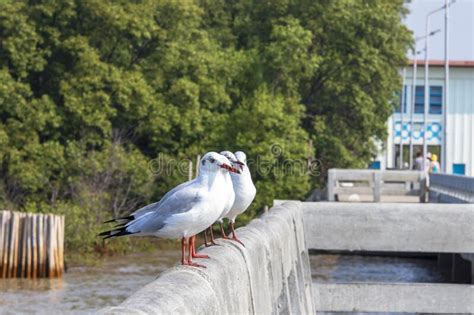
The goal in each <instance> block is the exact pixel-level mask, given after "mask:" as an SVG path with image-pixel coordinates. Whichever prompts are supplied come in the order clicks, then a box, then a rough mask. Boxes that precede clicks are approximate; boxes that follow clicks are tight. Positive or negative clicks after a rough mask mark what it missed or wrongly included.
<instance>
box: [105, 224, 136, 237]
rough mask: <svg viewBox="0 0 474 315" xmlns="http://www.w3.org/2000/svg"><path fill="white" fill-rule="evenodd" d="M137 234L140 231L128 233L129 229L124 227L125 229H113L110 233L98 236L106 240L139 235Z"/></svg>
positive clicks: (106, 232)
mask: <svg viewBox="0 0 474 315" xmlns="http://www.w3.org/2000/svg"><path fill="white" fill-rule="evenodd" d="M137 233H140V232H139V231H137V232H129V231H127V227H125V226H124V227H120V228H117V229H113V230H110V231H105V232H102V233H100V234H99V235H98V236H103V237H104V238H103V239H104V240H105V239H108V238H112V237H119V236H125V235H131V234H137Z"/></svg>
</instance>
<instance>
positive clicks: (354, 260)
mask: <svg viewBox="0 0 474 315" xmlns="http://www.w3.org/2000/svg"><path fill="white" fill-rule="evenodd" d="M310 261H311V274H312V277H313V281H315V282H320V283H328V282H332V283H347V282H444V279H443V277H442V275H441V273H440V272H439V271H438V270H437V263H436V259H429V258H412V257H411V258H408V257H407V258H405V257H380V256H359V255H311V256H310Z"/></svg>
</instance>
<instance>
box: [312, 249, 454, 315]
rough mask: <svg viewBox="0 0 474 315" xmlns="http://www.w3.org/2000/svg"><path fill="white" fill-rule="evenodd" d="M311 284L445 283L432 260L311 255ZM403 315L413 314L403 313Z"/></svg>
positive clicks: (385, 314)
mask: <svg viewBox="0 0 474 315" xmlns="http://www.w3.org/2000/svg"><path fill="white" fill-rule="evenodd" d="M310 263H311V276H312V278H313V284H317V283H350V282H407V283H410V282H421V283H429V282H431V283H433V282H446V281H445V279H444V278H443V276H442V274H441V273H440V271H439V270H438V269H437V262H436V260H435V259H427V258H413V257H410V258H407V257H403V258H402V257H378V256H359V255H311V256H310ZM318 314H324V315H332V314H335V315H336V314H339V315H340V314H346V315H348V314H352V315H355V314H357V315H362V314H367V315H378V314H380V315H382V314H384V315H388V314H394V315H395V314H400V313H362V312H347V313H335V312H318ZM403 314H405V315H408V314H414V313H403Z"/></svg>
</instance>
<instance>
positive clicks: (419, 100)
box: [415, 85, 425, 114]
mask: <svg viewBox="0 0 474 315" xmlns="http://www.w3.org/2000/svg"><path fill="white" fill-rule="evenodd" d="M424 107H425V87H424V86H423V85H417V86H416V89H415V114H423V113H424Z"/></svg>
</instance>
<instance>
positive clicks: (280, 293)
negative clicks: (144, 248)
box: [101, 202, 315, 314]
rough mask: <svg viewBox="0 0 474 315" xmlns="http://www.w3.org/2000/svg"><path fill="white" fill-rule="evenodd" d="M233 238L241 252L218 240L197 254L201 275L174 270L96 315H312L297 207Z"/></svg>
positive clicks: (276, 211)
mask: <svg viewBox="0 0 474 315" xmlns="http://www.w3.org/2000/svg"><path fill="white" fill-rule="evenodd" d="M237 233H238V235H239V238H240V239H241V240H242V241H243V242H244V244H245V247H242V246H241V245H239V244H236V243H234V242H232V241H227V240H220V241H219V243H220V244H222V246H214V247H210V248H205V249H204V250H202V253H203V254H208V255H209V256H210V257H211V259H199V263H201V264H204V265H206V266H207V268H206V269H203V268H194V267H183V266H177V267H174V268H172V269H170V270H168V271H167V272H165V273H164V274H162V275H161V276H160V277H159V278H158V279H157V280H155V281H154V282H152V283H150V284H148V285H147V286H145V287H144V288H142V289H140V290H139V291H137V292H135V293H134V294H133V295H132V296H131V297H129V298H128V299H127V300H125V301H124V302H123V303H122V304H121V305H119V306H115V307H109V308H106V309H103V310H102V311H101V313H102V314H312V313H314V312H315V311H314V308H313V297H312V287H311V272H310V265H309V256H308V250H307V246H306V244H305V235H304V228H303V213H302V203H301V202H288V203H285V204H283V205H279V206H276V207H273V208H272V209H271V210H270V211H269V212H267V213H266V214H264V215H262V216H261V217H260V218H259V219H254V220H252V222H250V224H248V225H247V226H246V227H243V228H240V229H238V230H237Z"/></svg>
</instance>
